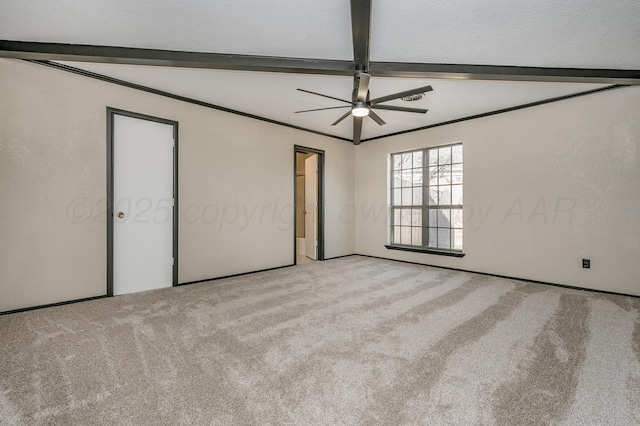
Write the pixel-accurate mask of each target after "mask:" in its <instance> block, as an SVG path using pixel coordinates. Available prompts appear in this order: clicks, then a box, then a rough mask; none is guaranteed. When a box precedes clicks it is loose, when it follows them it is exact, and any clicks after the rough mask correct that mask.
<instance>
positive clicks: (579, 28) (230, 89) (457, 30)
mask: <svg viewBox="0 0 640 426" xmlns="http://www.w3.org/2000/svg"><path fill="white" fill-rule="evenodd" d="M0 40H14V41H37V42H48V43H71V44H93V45H102V46H121V47H135V48H152V49H164V50H180V51H188V52H209V53H225V54H243V55H262V56H272V57H291V58H314V59H335V60H342V61H352V60H353V48H352V34H351V18H350V5H349V1H348V0H323V1H311V0H305V1H301V0H272V1H269V2H265V1H261V0H216V1H211V0H136V1H132V0H110V1H108V2H106V1H103V0H82V1H81V0H57V1H50V0H29V1H24V0H2V1H0ZM370 49H371V61H377V62H381V61H382V62H408V63H418V64H419V63H432V64H447V63H449V64H476V65H513V66H520V67H555V68H592V69H594V68H604V69H614V70H625V69H626V70H640V55H638V52H640V1H638V0H612V1H608V2H604V1H601V0H563V1H557V0H531V1H527V2H525V1H512V0H430V1H424V0H384V1H382V0H374V1H373V6H372V22H371V48H370ZM45 59H46V58H45ZM51 59H56V58H55V57H52V58H51ZM107 62H108V61H107ZM71 65H73V66H74V67H79V68H83V69H86V70H89V71H92V72H96V73H100V74H104V75H108V76H111V77H114V78H118V79H122V80H126V81H130V82H133V83H137V84H142V85H145V86H149V87H152V88H154V89H158V90H163V91H166V92H170V93H174V94H177V95H181V96H186V97H190V98H194V99H197V100H201V101H205V102H209V103H212V104H215V105H219V106H222V107H226V108H231V109H235V110H238V111H241V112H244V113H249V114H254V115H257V116H260V117H265V118H268V119H271V120H276V121H280V122H284V123H288V124H291V125H295V126H300V127H304V128H308V129H311V130H315V131H320V132H323V133H328V134H331V135H334V136H339V137H345V138H351V136H352V133H351V123H350V120H345V121H343V122H342V123H340V124H339V125H338V126H335V127H331V126H330V124H331V123H332V122H333V121H335V120H336V119H337V118H338V117H339V116H340V115H341V114H342V112H343V111H345V110H329V111H321V112H313V113H307V114H295V113H294V111H296V110H300V109H311V108H322V107H332V106H338V105H339V103H336V102H335V101H332V100H329V99H324V98H321V97H317V96H313V95H310V94H305V93H301V92H298V91H296V90H295V89H296V88H304V89H308V90H312V91H316V92H321V93H325V94H328V95H332V96H335V97H338V98H343V99H350V96H351V89H352V79H351V78H350V77H338V76H328V75H308V74H307V75H301V74H270V73H259V72H247V71H221V70H206V69H189V68H165V67H148V66H134V65H115V64H97V63H89V62H85V63H71ZM0 78H1V77H0ZM427 84H431V85H432V86H433V88H434V91H433V92H430V93H429V94H428V95H427V96H426V97H425V99H423V100H421V101H419V102H414V103H411V104H409V103H402V102H401V101H393V102H390V104H396V105H400V104H402V105H404V106H412V107H418V108H429V112H428V113H427V114H426V115H419V114H411V113H398V112H392V111H380V112H379V115H380V116H381V117H382V118H383V119H384V120H385V121H387V123H388V124H387V125H385V126H383V127H380V126H378V125H376V124H375V123H374V122H372V121H371V120H370V119H365V121H364V127H363V134H362V137H363V139H367V138H371V137H377V136H381V135H387V134H391V133H395V132H399V131H405V130H411V129H415V128H419V127H424V126H428V125H432V124H438V123H442V122H446V121H449V120H454V119H459V118H463V117H468V116H473V115H476V114H483V113H488V112H492V111H495V110H499V109H503V108H510V107H516V106H518V105H522V104H527V103H531V102H538V101H543V100H545V99H549V98H555V97H558V96H566V95H570V94H575V93H579V92H583V91H587V90H593V89H597V88H600V87H603V86H602V85H598V84H583V83H568V82H565V83H551V82H527V81H519V82H516V81H473V80H472V81H469V80H435V79H423V78H415V79H401V78H389V77H385V78H383V77H374V78H372V81H371V86H370V91H371V97H372V98H375V97H377V96H382V95H386V94H389V93H394V92H398V91H402V90H406V89H412V88H415V87H419V86H424V85H427Z"/></svg>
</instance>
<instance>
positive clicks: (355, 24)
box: [351, 0, 371, 72]
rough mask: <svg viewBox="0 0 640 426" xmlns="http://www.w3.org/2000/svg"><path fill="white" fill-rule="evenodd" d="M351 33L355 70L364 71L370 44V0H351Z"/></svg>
mask: <svg viewBox="0 0 640 426" xmlns="http://www.w3.org/2000/svg"><path fill="white" fill-rule="evenodd" d="M351 33H352V35H353V63H354V65H355V70H356V71H365V72H366V71H367V70H368V69H369V51H370V49H369V46H370V44H371V0H351Z"/></svg>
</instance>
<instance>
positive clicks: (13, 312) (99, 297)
mask: <svg viewBox="0 0 640 426" xmlns="http://www.w3.org/2000/svg"><path fill="white" fill-rule="evenodd" d="M105 297H110V296H107V295H106V294H105V295H103V296H94V297H85V298H83V299H74V300H66V301H64V302H56V303H48V304H46V305H38V306H29V307H27V308H20V309H12V310H10V311H4V312H0V315H9V314H17V313H20V312H26V311H35V310H36V309H44V308H52V307H54V306H62V305H70V304H72V303H80V302H88V301H89V300H97V299H104V298H105Z"/></svg>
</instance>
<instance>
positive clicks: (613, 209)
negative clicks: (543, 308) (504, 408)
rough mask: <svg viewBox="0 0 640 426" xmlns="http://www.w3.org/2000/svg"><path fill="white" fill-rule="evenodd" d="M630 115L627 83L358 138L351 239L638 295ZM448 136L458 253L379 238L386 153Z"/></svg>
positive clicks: (405, 256) (638, 161)
mask: <svg viewBox="0 0 640 426" xmlns="http://www.w3.org/2000/svg"><path fill="white" fill-rule="evenodd" d="M461 101H462V100H461ZM639 117H640V87H629V88H622V89H617V90H613V91H608V92H604V93H599V94H595V95H590V96H585V97H580V98H575V99H571V100H566V101H562V102H557V103H552V104H548V105H542V106H538V107H534V108H528V109H524V110H520V111H513V112H510V113H506V114H501V115H496V116H492V117H487V118H482V119H477V120H471V121H466V122H462V123H459V124H455V125H448V126H443V127H439V128H433V129H429V130H425V131H421V132H415V133H409V134H405V135H400V136H396V137H392V138H386V139H381V140H376V141H371V142H366V143H363V144H362V145H361V146H359V147H358V148H357V149H356V188H357V194H356V197H357V198H356V207H357V215H356V218H357V226H356V251H357V252H358V253H361V254H368V255H374V256H382V257H387V258H393V259H401V260H408V261H413V262H420V263H427V264H433V265H440V266H447V267H453V268H461V269H467V270H472V271H479V272H488V273H493V274H501V275H507V276H512V277H521V278H528V279H533V280H540V281H546V282H554V283H560V284H566V285H572V286H579V287H586V288H591V289H600V290H606V291H614V292H623V293H628V294H635V295H640V278H639V277H640V262H639V260H640V225H638V218H639V217H640V191H639V188H640V157H639V156H640V119H639ZM458 141H462V142H463V144H464V168H465V169H464V181H465V182H464V185H465V186H464V204H465V208H464V215H465V229H464V252H465V253H466V256H465V257H464V258H462V259H457V258H448V257H443V256H436V255H428V254H416V253H407V252H399V251H393V250H387V249H386V248H385V247H384V244H385V243H386V242H387V212H386V201H387V187H388V182H389V179H388V178H387V176H388V175H387V159H388V155H389V154H390V153H391V152H398V151H403V150H409V149H414V148H424V147H430V146H435V145H443V144H449V143H453V142H458ZM363 212H364V216H363ZM366 212H370V213H372V214H370V215H369V216H368V217H367V216H366ZM373 213H379V215H378V216H376V215H374V214H373ZM582 258H590V259H591V263H592V265H591V269H582V267H581V259H582Z"/></svg>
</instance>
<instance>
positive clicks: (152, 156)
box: [113, 114, 174, 295]
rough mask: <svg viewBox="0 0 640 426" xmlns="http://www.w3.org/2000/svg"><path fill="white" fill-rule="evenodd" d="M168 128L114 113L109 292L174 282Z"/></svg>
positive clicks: (170, 130)
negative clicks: (111, 245) (111, 279)
mask: <svg viewBox="0 0 640 426" xmlns="http://www.w3.org/2000/svg"><path fill="white" fill-rule="evenodd" d="M173 147H174V140H173V126H172V125H170V124H164V123H158V122H154V121H149V120H142V119H138V118H132V117H127V116H123V115H118V114H115V115H114V122H113V200H114V204H113V212H114V214H113V294H114V295H118V294H125V293H133V292H137V291H145V290H151V289H157V288H163V287H171V285H172V284H173V203H174V200H173V162H174V154H173V151H174V148H173Z"/></svg>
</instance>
